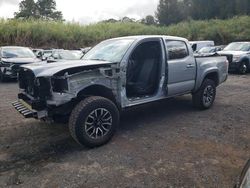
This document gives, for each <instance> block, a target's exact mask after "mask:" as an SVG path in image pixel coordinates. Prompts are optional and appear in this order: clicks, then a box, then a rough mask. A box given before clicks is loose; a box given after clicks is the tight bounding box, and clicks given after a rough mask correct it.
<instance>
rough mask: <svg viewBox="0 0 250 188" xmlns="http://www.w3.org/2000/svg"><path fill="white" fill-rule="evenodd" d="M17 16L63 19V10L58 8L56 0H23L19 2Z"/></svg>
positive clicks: (23, 17)
mask: <svg viewBox="0 0 250 188" xmlns="http://www.w3.org/2000/svg"><path fill="white" fill-rule="evenodd" d="M15 18H21V19H30V18H32V19H43V20H57V21H62V20H63V14H62V12H61V11H57V10H56V2H55V0H37V1H36V2H35V1H34V0H22V1H21V2H20V3H19V12H15Z"/></svg>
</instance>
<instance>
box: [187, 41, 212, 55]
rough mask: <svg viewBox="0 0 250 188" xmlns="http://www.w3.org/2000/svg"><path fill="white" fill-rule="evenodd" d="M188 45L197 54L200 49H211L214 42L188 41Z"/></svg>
mask: <svg viewBox="0 0 250 188" xmlns="http://www.w3.org/2000/svg"><path fill="white" fill-rule="evenodd" d="M189 43H190V45H191V46H192V49H193V51H194V52H198V51H199V50H200V49H202V48H204V47H212V46H214V45H215V44H214V41H211V40H204V41H190V42H189Z"/></svg>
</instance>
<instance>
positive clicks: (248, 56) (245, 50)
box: [219, 42, 250, 74]
mask: <svg viewBox="0 0 250 188" xmlns="http://www.w3.org/2000/svg"><path fill="white" fill-rule="evenodd" d="M219 54H221V55H225V56H227V59H228V61H229V70H230V71H238V72H239V73H240V74H246V73H247V72H248V71H250V42H233V43H230V44H229V45H228V46H226V47H225V48H224V50H223V51H221V52H219Z"/></svg>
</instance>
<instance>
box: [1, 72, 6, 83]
mask: <svg viewBox="0 0 250 188" xmlns="http://www.w3.org/2000/svg"><path fill="white" fill-rule="evenodd" d="M5 80H6V79H5V76H4V74H3V72H2V70H1V69H0V82H5Z"/></svg>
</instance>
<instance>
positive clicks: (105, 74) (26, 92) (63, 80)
mask: <svg viewBox="0 0 250 188" xmlns="http://www.w3.org/2000/svg"><path fill="white" fill-rule="evenodd" d="M118 72H119V71H118V69H117V64H108V65H105V64H104V65H102V66H97V65H94V66H83V67H74V68H67V69H65V70H61V71H59V72H56V73H55V74H53V75H51V76H43V77H39V75H38V76H37V75H35V73H34V72H33V71H32V70H31V69H28V68H25V67H24V68H21V70H20V72H19V77H18V80H19V87H20V93H19V94H18V101H15V102H13V106H14V107H15V109H16V110H17V111H18V112H20V113H21V114H22V115H23V116H24V117H25V118H36V119H50V120H51V119H53V117H54V116H57V115H60V116H64V115H69V114H70V113H71V111H72V109H73V108H74V106H75V104H76V103H77V102H79V101H78V100H79V98H78V97H79V93H82V91H84V90H85V89H87V88H88V87H90V86H94V85H98V86H103V87H105V88H108V89H110V90H111V91H112V92H113V93H114V96H117V91H118V84H117V81H118V77H119V76H118ZM81 99H82V98H81Z"/></svg>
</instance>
